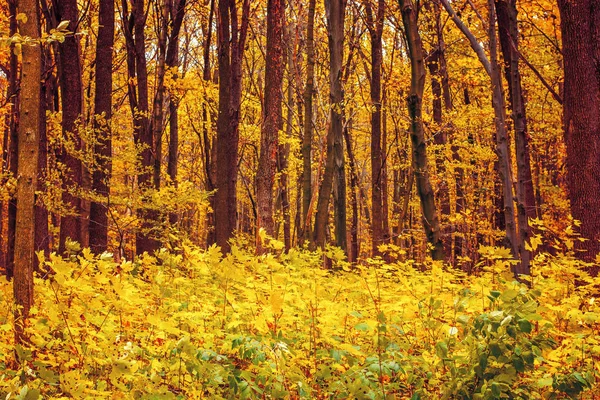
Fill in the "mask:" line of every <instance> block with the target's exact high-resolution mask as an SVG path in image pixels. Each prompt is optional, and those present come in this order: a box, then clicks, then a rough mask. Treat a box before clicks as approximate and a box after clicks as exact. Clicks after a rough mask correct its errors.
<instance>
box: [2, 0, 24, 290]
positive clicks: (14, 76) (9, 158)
mask: <svg viewBox="0 0 600 400" xmlns="http://www.w3.org/2000/svg"><path fill="white" fill-rule="evenodd" d="M8 8H9V15H10V22H9V25H10V26H9V33H10V34H11V36H12V35H14V34H15V33H17V18H16V15H17V0H10V1H9V2H8ZM10 49H11V52H10V60H9V66H10V76H9V77H8V93H9V96H10V99H11V106H10V118H9V125H8V132H7V134H6V136H5V138H6V140H5V141H4V143H5V146H6V145H7V144H8V147H4V148H3V149H4V150H5V152H6V153H5V154H4V155H3V158H4V157H5V164H8V170H9V171H10V173H11V175H12V176H15V177H16V176H17V167H18V155H17V152H18V133H17V128H18V126H17V125H18V124H17V121H18V120H19V99H20V96H19V91H18V74H19V62H18V57H17V55H16V54H15V53H14V45H11V46H10ZM16 224H17V199H16V198H14V197H13V198H11V199H9V200H8V212H7V227H6V231H7V235H6V236H7V239H6V255H5V260H6V262H5V267H6V277H7V278H8V279H11V278H12V277H13V274H14V262H15V257H14V255H15V228H16Z"/></svg>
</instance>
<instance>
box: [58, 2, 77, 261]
mask: <svg viewBox="0 0 600 400" xmlns="http://www.w3.org/2000/svg"><path fill="white" fill-rule="evenodd" d="M57 11H58V14H57V19H58V20H59V21H69V26H68V28H67V29H68V30H69V31H70V32H75V33H76V31H77V24H78V21H79V20H78V18H79V12H78V10H77V0H59V1H58V9H57ZM78 38H79V36H77V35H75V34H72V35H66V36H65V40H64V42H63V43H59V45H58V47H59V55H60V71H59V75H60V80H59V82H60V88H61V108H62V133H63V140H65V141H66V142H71V144H72V146H73V149H74V150H75V151H76V152H77V151H80V150H81V137H80V135H79V132H78V130H79V127H78V124H79V119H80V116H81V112H82V110H83V87H82V82H81V71H82V70H81V61H80V55H79V53H80V51H79V39H78ZM59 158H60V160H61V161H62V163H63V164H64V166H65V168H66V171H65V176H64V177H63V194H62V201H63V203H64V205H65V206H66V207H68V209H69V212H68V214H67V215H62V216H61V220H60V243H59V253H63V252H64V251H65V242H66V240H67V238H70V239H71V240H72V241H75V242H79V243H81V242H82V239H83V232H82V224H81V212H82V208H81V199H80V198H79V197H78V196H77V194H76V191H77V190H79V189H80V188H81V184H82V178H83V167H82V163H81V160H80V159H78V158H77V155H76V154H73V152H72V151H70V150H67V148H66V147H65V146H64V145H63V146H61V149H60V154H59Z"/></svg>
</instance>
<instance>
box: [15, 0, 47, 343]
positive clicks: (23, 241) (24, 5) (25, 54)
mask: <svg viewBox="0 0 600 400" xmlns="http://www.w3.org/2000/svg"><path fill="white" fill-rule="evenodd" d="M18 11H19V12H20V13H24V14H25V15H26V16H27V19H26V21H22V22H21V23H20V24H19V33H20V34H21V36H23V37H25V36H28V37H30V38H32V39H33V40H37V39H39V37H40V35H39V33H38V29H39V28H38V16H37V12H38V11H37V2H36V1H35V0H20V2H19V5H18ZM22 60H23V61H22V79H21V89H20V96H21V98H20V121H19V128H18V136H19V137H18V142H19V143H18V175H17V176H18V179H17V201H18V203H19V207H18V209H17V218H16V229H15V236H16V238H15V258H14V261H15V269H14V284H13V285H14V286H13V290H14V296H15V303H16V305H17V306H18V307H17V308H16V309H15V341H16V342H17V343H21V342H22V341H23V340H24V327H25V320H26V319H27V317H28V315H29V310H30V308H31V307H32V305H33V268H34V263H35V252H34V249H35V210H34V208H35V190H36V188H37V173H38V171H37V169H38V153H39V128H40V100H41V85H40V80H41V63H42V52H41V44H40V43H39V42H38V43H36V42H33V43H31V44H28V45H27V46H23V47H22Z"/></svg>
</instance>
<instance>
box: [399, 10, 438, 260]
mask: <svg viewBox="0 0 600 400" xmlns="http://www.w3.org/2000/svg"><path fill="white" fill-rule="evenodd" d="M400 8H401V11H402V21H403V23H404V30H405V33H406V41H407V43H408V50H409V58H410V67H411V84H410V94H409V96H408V99H407V102H408V114H409V116H410V139H411V143H412V158H413V168H414V172H413V173H414V174H415V182H416V185H417V193H418V194H419V199H420V201H421V212H422V221H423V228H424V229H425V235H426V236H427V242H428V243H429V245H430V246H431V257H432V258H433V259H434V260H443V259H444V246H443V244H442V238H441V235H440V222H439V218H438V214H437V210H436V207H435V198H434V193H433V188H432V186H431V182H430V180H429V169H428V166H427V164H428V161H427V145H426V142H425V133H424V131H423V112H422V107H423V90H424V88H425V61H424V59H423V44H422V42H421V35H420V34H419V30H418V26H417V10H416V8H415V6H414V4H413V3H412V1H411V0H400Z"/></svg>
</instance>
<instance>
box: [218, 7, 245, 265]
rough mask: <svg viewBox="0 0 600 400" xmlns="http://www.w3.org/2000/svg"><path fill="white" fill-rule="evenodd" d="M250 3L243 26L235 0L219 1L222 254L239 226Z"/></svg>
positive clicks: (220, 234) (219, 170)
mask: <svg viewBox="0 0 600 400" xmlns="http://www.w3.org/2000/svg"><path fill="white" fill-rule="evenodd" d="M249 13H250V3H249V0H244V3H243V6H242V20H241V25H240V26H238V12H237V8H236V2H235V0H218V15H219V18H218V19H217V42H218V65H219V115H218V118H217V143H216V146H217V165H218V166H219V169H218V170H217V182H216V183H217V185H216V189H217V194H216V197H215V237H216V241H217V245H219V246H220V247H221V249H222V250H223V252H225V253H227V252H229V250H230V244H229V239H231V238H232V237H233V233H234V231H235V226H236V212H237V202H236V197H237V196H236V183H237V163H238V144H239V123H240V103H241V95H242V58H243V53H244V46H245V42H246V33H247V30H248V18H249Z"/></svg>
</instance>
